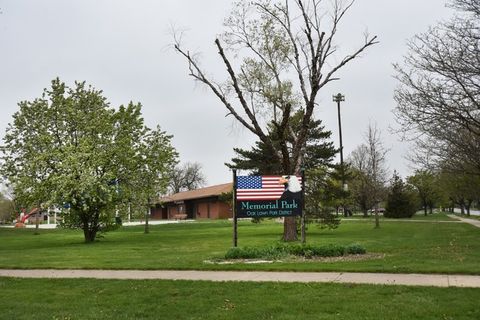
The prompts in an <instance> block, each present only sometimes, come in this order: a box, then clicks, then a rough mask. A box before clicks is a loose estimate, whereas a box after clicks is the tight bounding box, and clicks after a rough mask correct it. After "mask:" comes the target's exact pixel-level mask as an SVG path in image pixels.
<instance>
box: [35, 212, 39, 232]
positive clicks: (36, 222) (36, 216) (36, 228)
mask: <svg viewBox="0 0 480 320" xmlns="http://www.w3.org/2000/svg"><path fill="white" fill-rule="evenodd" d="M39 215H40V210H38V211H37V213H36V214H35V235H38V234H40V232H38V229H39V224H40V223H39V221H38V220H39V218H38V216H39Z"/></svg>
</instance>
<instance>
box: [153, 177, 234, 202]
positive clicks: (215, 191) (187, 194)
mask: <svg viewBox="0 0 480 320" xmlns="http://www.w3.org/2000/svg"><path fill="white" fill-rule="evenodd" d="M232 187H233V184H232V183H231V182H229V183H224V184H218V185H215V186H211V187H206V188H201V189H196V190H191V191H184V192H179V193H175V194H172V195H171V196H167V197H164V198H161V199H160V202H162V203H167V202H176V201H184V200H193V199H202V198H208V197H214V196H219V195H221V194H222V193H226V192H230V191H232Z"/></svg>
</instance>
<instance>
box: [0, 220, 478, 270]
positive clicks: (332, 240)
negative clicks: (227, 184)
mask: <svg viewBox="0 0 480 320" xmlns="http://www.w3.org/2000/svg"><path fill="white" fill-rule="evenodd" d="M282 230H283V225H282V224H279V223H274V222H270V221H265V222H262V223H261V224H253V223H250V222H248V221H242V222H240V225H239V245H240V246H247V245H248V246H267V245H270V244H272V243H274V242H275V241H278V240H279V239H280V235H281V233H282ZM33 233H34V230H32V229H3V228H0V239H1V241H0V268H23V269H27V268H87V269H96V268H100V269H199V270H205V269H211V270H217V269H224V270H284V271H287V270H293V271H353V272H354V271H359V272H360V271H361V272H397V273H408V272H419V273H459V274H480V241H478V239H479V233H480V229H478V228H475V227H473V226H471V225H468V224H463V223H439V222H435V221H432V222H431V223H427V222H410V223H405V222H382V223H381V228H380V229H374V228H373V222H372V221H370V220H365V221H344V222H342V224H341V226H340V227H339V228H338V229H336V230H321V229H319V228H318V227H316V226H314V225H310V226H309V230H308V233H307V237H308V238H307V239H308V243H311V244H318V245H322V244H351V243H358V244H360V245H362V246H364V247H365V248H366V249H367V251H368V252H371V253H379V254H384V255H385V256H384V258H376V259H370V260H364V261H343V262H320V261H309V260H307V261H305V262H298V261H297V262H294V261H284V262H275V263H271V264H255V265H251V264H250V265H247V264H234V265H212V264H207V263H205V262H204V261H205V260H208V259H212V258H218V257H222V256H223V255H224V254H225V252H226V251H227V249H228V248H229V247H230V246H231V243H232V226H231V222H228V221H213V222H208V221H204V222H195V223H179V224H170V225H159V226H151V233H150V234H143V228H142V227H128V228H127V227H126V228H121V229H119V230H117V231H114V232H110V233H108V234H106V236H105V238H102V239H101V240H100V241H98V242H96V243H93V244H84V243H83V234H82V233H81V232H80V231H71V230H40V233H41V234H40V235H34V234H33Z"/></svg>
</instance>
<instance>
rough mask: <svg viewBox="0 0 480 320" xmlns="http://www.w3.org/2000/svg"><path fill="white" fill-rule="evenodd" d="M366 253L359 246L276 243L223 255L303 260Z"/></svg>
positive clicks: (230, 257)
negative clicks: (294, 257)
mask: <svg viewBox="0 0 480 320" xmlns="http://www.w3.org/2000/svg"><path fill="white" fill-rule="evenodd" d="M366 252H367V251H366V250H365V248H364V247H362V246H361V245H359V244H350V245H347V246H341V245H336V244H330V245H323V246H313V245H305V244H293V245H292V244H284V243H277V244H275V245H272V246H269V247H265V248H255V247H243V248H240V247H236V248H230V249H229V250H228V251H227V253H226V254H225V259H278V258H281V257H285V256H288V255H293V256H298V257H305V258H314V257H340V256H343V255H346V254H364V253H366Z"/></svg>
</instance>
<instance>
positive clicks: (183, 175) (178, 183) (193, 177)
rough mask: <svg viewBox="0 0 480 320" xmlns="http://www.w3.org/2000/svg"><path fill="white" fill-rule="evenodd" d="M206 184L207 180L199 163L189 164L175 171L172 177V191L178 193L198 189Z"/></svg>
mask: <svg viewBox="0 0 480 320" xmlns="http://www.w3.org/2000/svg"><path fill="white" fill-rule="evenodd" d="M205 182H206V178H205V175H204V174H203V173H202V165H201V164H200V163H198V162H193V163H192V162H187V163H185V164H183V165H182V166H176V167H175V168H174V169H173V171H172V174H171V176H170V191H171V192H172V193H178V192H181V191H187V190H194V189H198V188H200V187H202V186H204V185H205Z"/></svg>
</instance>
